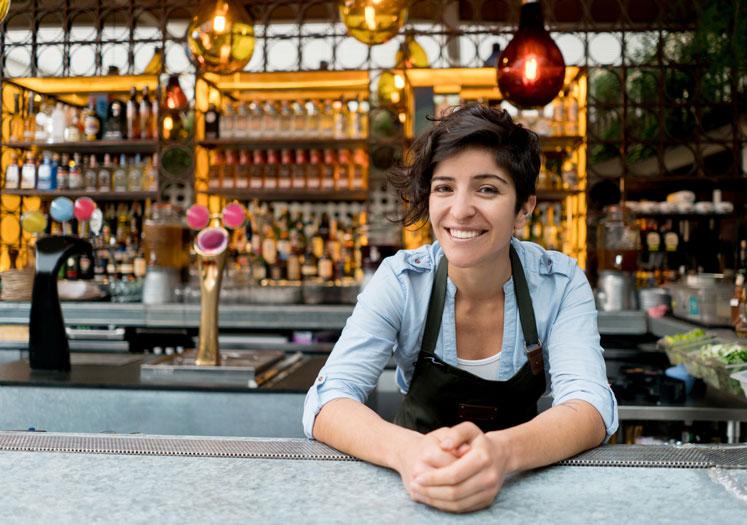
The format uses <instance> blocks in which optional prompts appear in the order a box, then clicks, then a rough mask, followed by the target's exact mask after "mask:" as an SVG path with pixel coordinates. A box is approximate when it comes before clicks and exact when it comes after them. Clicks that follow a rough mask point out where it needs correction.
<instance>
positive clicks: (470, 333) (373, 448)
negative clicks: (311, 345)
mask: <svg viewBox="0 0 747 525" xmlns="http://www.w3.org/2000/svg"><path fill="white" fill-rule="evenodd" d="M412 153H413V156H412V158H413V161H412V163H411V164H410V165H409V166H407V167H405V168H404V169H403V170H401V172H400V173H397V174H394V177H393V179H392V182H393V183H394V185H395V186H396V187H397V188H398V189H399V191H400V194H401V195H402V197H403V198H404V199H405V200H406V201H407V202H408V204H409V206H408V208H407V212H406V215H405V217H404V222H405V224H407V225H409V224H414V223H416V222H418V221H419V220H421V219H423V218H426V217H427V218H428V219H429V220H430V223H431V226H432V228H433V232H434V235H435V237H436V240H437V241H436V242H435V243H433V244H432V245H426V246H423V247H421V248H419V249H417V250H402V251H400V252H398V253H397V254H396V255H394V256H393V257H390V258H388V259H385V260H384V261H383V262H382V264H381V266H380V267H379V269H378V270H377V272H376V274H375V275H374V276H373V278H372V280H371V281H370V282H369V284H368V285H367V286H366V288H365V289H364V291H363V293H362V294H361V295H360V296H359V298H358V304H357V305H356V307H355V310H354V312H353V314H352V316H351V317H350V318H349V319H348V321H347V323H346V325H345V329H344V330H343V332H342V335H341V337H340V340H339V341H338V342H337V344H336V345H335V348H334V350H333V351H332V353H331V354H330V356H329V359H328V360H327V363H326V364H325V366H324V368H323V369H322V370H321V371H320V373H319V376H318V377H317V381H316V383H315V384H314V385H313V386H312V387H311V389H310V390H309V392H308V394H307V396H306V403H305V408H304V417H303V423H304V431H305V432H306V435H307V436H308V437H310V438H315V439H318V440H320V441H323V442H325V443H327V444H329V445H331V446H333V447H335V448H336V449H338V450H341V451H343V452H346V453H348V454H351V455H353V456H356V457H359V458H361V459H363V460H365V461H369V462H372V463H375V464H377V465H382V466H386V467H389V468H392V469H395V470H396V471H397V472H399V474H400V475H401V477H402V481H403V483H404V485H405V487H406V489H407V490H408V492H409V494H410V496H411V497H412V498H413V499H414V500H416V501H420V502H423V503H426V504H428V505H431V506H434V507H436V508H439V509H443V510H447V511H452V512H466V511H471V510H476V509H479V508H483V507H485V506H488V505H490V503H491V502H492V501H493V499H494V498H495V496H496V494H497V493H498V491H499V490H500V488H501V485H502V483H503V480H504V478H505V477H506V475H508V474H510V473H513V472H518V471H522V470H527V469H531V468H535V467H540V466H543V465H548V464H551V463H554V462H557V461H559V460H562V459H564V458H566V457H569V456H572V455H575V454H577V453H579V452H582V451H584V450H586V449H589V448H591V447H594V446H597V445H599V444H600V443H602V442H603V441H604V440H605V439H606V438H607V437H609V436H610V435H611V434H612V433H614V432H615V430H616V428H617V407H616V402H615V398H614V395H613V394H612V391H611V390H610V388H609V385H608V384H607V379H606V373H605V366H604V360H603V358H602V349H601V347H600V345H599V332H598V330H597V317H596V309H595V306H594V299H593V296H592V292H591V288H590V286H589V283H588V281H587V280H586V277H585V276H584V274H583V272H582V271H581V270H580V269H579V268H578V266H577V265H576V263H575V261H574V260H572V259H570V258H569V257H566V256H565V255H563V254H561V253H558V252H551V251H545V250H543V249H542V248H541V247H539V246H537V245H535V244H532V243H529V242H521V241H518V240H517V239H515V238H513V237H512V234H513V231H514V230H518V229H521V228H522V227H523V226H524V225H525V223H526V221H527V220H528V219H527V218H528V216H529V215H530V214H531V213H532V210H533V209H534V206H535V204H536V197H535V195H534V194H535V182H536V179H537V175H538V172H539V166H540V152H539V141H538V139H537V136H536V135H535V134H534V133H532V132H531V131H528V130H526V129H524V128H522V127H521V126H519V125H516V124H514V123H513V122H512V121H511V118H510V117H509V115H508V114H507V113H506V112H505V111H502V110H494V109H489V108H486V107H484V106H481V105H478V104H473V105H468V106H465V107H463V108H461V109H459V110H457V111H455V112H453V113H451V114H450V115H448V116H446V117H444V118H443V119H440V120H439V121H438V122H437V124H436V125H435V126H434V127H433V128H432V129H431V130H429V131H428V132H427V133H425V134H424V135H423V136H422V137H420V138H419V139H418V140H417V141H416V142H415V144H414V145H413V151H412ZM392 352H393V353H394V359H395V362H396V363H397V375H396V377H397V382H398V384H399V386H400V388H401V389H402V391H403V392H406V397H405V399H404V401H403V403H402V406H401V408H400V411H399V413H398V414H397V417H396V418H395V423H394V424H392V423H389V422H386V421H384V420H383V419H381V418H380V417H379V416H378V415H377V414H376V413H374V412H373V411H372V410H370V409H369V408H368V407H366V406H365V405H364V404H363V403H364V402H365V399H366V397H367V395H368V394H369V393H370V392H371V391H372V390H373V389H374V388H375V387H376V384H377V381H378V378H379V375H380V374H381V371H382V370H383V368H384V366H385V365H386V363H387V361H388V360H389V358H390V357H391V355H392ZM547 386H549V387H550V392H551V394H552V395H553V406H552V408H550V409H548V410H546V411H544V412H542V413H541V414H537V400H538V399H539V397H540V396H541V395H542V394H543V393H544V392H545V390H546V387H547Z"/></svg>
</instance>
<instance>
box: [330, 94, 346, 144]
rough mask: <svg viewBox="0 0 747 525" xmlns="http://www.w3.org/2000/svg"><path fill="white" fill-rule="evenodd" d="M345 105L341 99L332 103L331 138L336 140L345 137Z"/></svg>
mask: <svg viewBox="0 0 747 525" xmlns="http://www.w3.org/2000/svg"><path fill="white" fill-rule="evenodd" d="M345 110H347V105H346V104H345V102H344V100H343V99H338V100H335V101H334V102H333V103H332V136H333V137H334V138H336V139H344V138H346V137H347V130H346V127H347V126H346V125H345V124H346V122H347V115H346V111H345Z"/></svg>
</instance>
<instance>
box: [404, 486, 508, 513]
mask: <svg viewBox="0 0 747 525" xmlns="http://www.w3.org/2000/svg"><path fill="white" fill-rule="evenodd" d="M496 494H498V490H497V489H494V488H488V489H485V490H481V491H478V492H476V493H474V494H470V495H469V496H467V497H465V498H462V499H458V500H451V499H439V498H434V497H432V496H427V495H424V494H421V493H418V492H411V493H410V496H411V497H412V499H413V500H414V501H418V502H420V503H425V504H426V505H430V506H431V507H435V508H437V509H440V510H444V511H447V512H455V513H462V512H472V511H475V510H479V509H483V508H485V507H487V506H488V505H490V504H491V503H493V500H494V499H495V496H496Z"/></svg>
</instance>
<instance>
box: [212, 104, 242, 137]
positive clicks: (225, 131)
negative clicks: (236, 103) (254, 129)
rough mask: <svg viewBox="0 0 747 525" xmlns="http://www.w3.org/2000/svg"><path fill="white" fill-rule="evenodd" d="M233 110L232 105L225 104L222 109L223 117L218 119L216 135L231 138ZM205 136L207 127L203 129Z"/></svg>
mask: <svg viewBox="0 0 747 525" xmlns="http://www.w3.org/2000/svg"><path fill="white" fill-rule="evenodd" d="M235 120H236V119H235V118H234V111H233V106H232V105H231V103H230V102H229V103H227V104H226V108H225V109H224V110H223V117H222V118H220V119H219V120H218V136H219V137H222V138H227V139H230V138H233V136H234V133H233V128H234V122H235ZM205 135H206V137H205V138H208V137H207V129H206V130H205Z"/></svg>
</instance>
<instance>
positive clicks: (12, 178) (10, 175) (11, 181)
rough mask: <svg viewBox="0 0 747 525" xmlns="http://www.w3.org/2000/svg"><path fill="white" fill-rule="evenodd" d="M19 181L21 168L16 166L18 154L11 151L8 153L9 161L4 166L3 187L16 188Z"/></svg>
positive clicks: (7, 188)
mask: <svg viewBox="0 0 747 525" xmlns="http://www.w3.org/2000/svg"><path fill="white" fill-rule="evenodd" d="M20 183H21V168H19V166H18V154H17V153H16V152H15V151H13V152H11V154H10V162H9V163H8V166H7V167H6V168H5V183H4V185H3V188H4V189H6V190H16V189H18V186H19V185H20Z"/></svg>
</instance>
